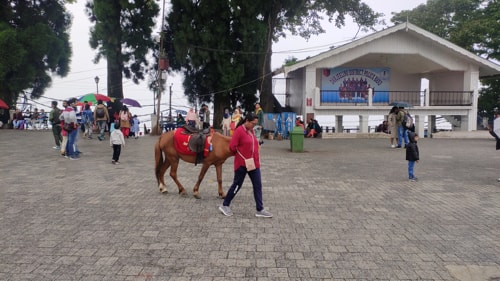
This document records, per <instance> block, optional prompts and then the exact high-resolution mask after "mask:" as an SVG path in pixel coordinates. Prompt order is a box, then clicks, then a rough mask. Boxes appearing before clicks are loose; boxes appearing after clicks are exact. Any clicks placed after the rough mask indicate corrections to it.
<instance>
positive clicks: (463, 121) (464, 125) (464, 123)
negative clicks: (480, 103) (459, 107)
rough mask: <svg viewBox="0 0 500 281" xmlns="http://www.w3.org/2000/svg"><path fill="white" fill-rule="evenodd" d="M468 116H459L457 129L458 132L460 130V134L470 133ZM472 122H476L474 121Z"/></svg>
mask: <svg viewBox="0 0 500 281" xmlns="http://www.w3.org/2000/svg"><path fill="white" fill-rule="evenodd" d="M476 112H477V110H476ZM469 115H470V114H469ZM469 115H462V116H460V127H459V128H458V130H460V131H462V132H467V131H472V128H471V124H470V122H469ZM474 120H476V119H474ZM474 123H475V122H474ZM476 127H477V126H476Z"/></svg>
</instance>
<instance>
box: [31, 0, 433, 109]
mask: <svg viewBox="0 0 500 281" xmlns="http://www.w3.org/2000/svg"><path fill="white" fill-rule="evenodd" d="M85 2H86V0H78V1H77V3H75V4H68V5H67V7H68V9H69V10H70V12H71V13H72V14H73V24H72V28H71V39H70V40H71V44H72V48H73V56H72V58H71V60H72V62H71V72H70V73H69V74H68V76H66V77H65V78H63V79H60V78H57V77H53V83H52V87H51V88H49V89H47V91H46V93H45V97H49V98H55V99H67V98H70V97H76V96H81V95H84V94H87V93H92V92H95V91H96V83H95V82H94V77H95V76H99V78H100V82H99V85H98V86H99V92H100V93H103V94H107V89H106V73H107V71H106V64H105V61H101V62H100V63H99V64H94V63H93V62H92V60H93V57H94V55H95V51H94V50H92V49H91V48H90V47H89V44H88V38H89V28H90V22H89V20H88V19H87V18H86V16H85V14H84V6H85ZM364 2H366V3H367V4H368V5H369V6H370V7H372V9H374V10H375V11H376V12H379V13H384V14H385V19H386V23H387V25H389V26H391V25H392V24H391V23H390V21H389V19H390V17H391V12H399V11H401V10H408V9H413V8H415V7H417V6H418V5H420V4H424V3H425V2H426V1H425V0H365V1H364ZM324 27H325V29H327V33H326V34H322V35H320V36H314V37H312V38H310V39H309V40H308V41H306V40H304V39H302V38H300V37H293V36H289V37H287V38H285V39H282V40H280V42H278V43H276V44H274V46H273V56H272V67H273V69H275V68H277V67H279V66H281V65H282V64H283V62H284V61H285V59H287V58H289V57H296V58H298V59H304V58H307V57H309V56H314V55H316V54H318V53H321V52H324V51H326V50H328V48H329V47H330V46H332V45H335V46H338V45H339V44H340V42H343V43H346V40H349V39H352V38H353V37H354V35H355V33H356V31H357V27H356V25H355V24H353V23H352V21H350V20H349V19H347V20H346V27H344V28H342V29H340V30H339V29H337V28H335V27H334V26H333V25H331V26H324ZM380 28H381V27H378V29H380ZM365 35H366V34H362V33H360V34H358V38H360V37H363V36H365ZM167 84H168V85H170V84H172V106H173V107H174V108H181V107H182V106H188V105H187V101H186V99H185V98H184V97H183V90H182V80H181V77H180V75H176V76H169V77H168V78H167ZM123 91H124V97H126V98H133V99H136V100H137V101H139V102H140V103H141V104H142V105H143V108H141V109H138V108H131V111H132V112H133V113H136V114H138V115H142V114H150V113H152V111H153V108H152V105H153V93H152V92H150V91H149V90H148V89H147V87H146V85H145V83H142V84H140V85H135V84H134V83H133V82H131V81H129V80H124V81H123ZM38 102H40V103H42V104H46V105H47V106H48V105H49V104H50V100H48V99H44V98H41V99H40V100H39V101H38ZM165 102H167V103H168V93H167V95H164V96H163V97H162V110H165V109H167V107H168V106H165V105H163V104H164V103H165ZM38 107H41V106H38ZM47 108H48V107H47Z"/></svg>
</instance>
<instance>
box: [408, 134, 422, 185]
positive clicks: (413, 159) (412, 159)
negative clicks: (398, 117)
mask: <svg viewBox="0 0 500 281" xmlns="http://www.w3.org/2000/svg"><path fill="white" fill-rule="evenodd" d="M408 141H409V142H408V145H407V146H406V160H408V178H409V179H410V181H412V182H413V181H417V180H418V179H417V178H416V177H415V174H414V173H413V168H414V167H415V163H418V161H419V160H420V158H419V154H418V146H417V141H418V135H417V134H415V133H414V132H408Z"/></svg>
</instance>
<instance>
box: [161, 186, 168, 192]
mask: <svg viewBox="0 0 500 281" xmlns="http://www.w3.org/2000/svg"><path fill="white" fill-rule="evenodd" d="M160 192H161V193H168V191H167V189H166V188H164V187H160Z"/></svg>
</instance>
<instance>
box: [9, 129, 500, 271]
mask: <svg viewBox="0 0 500 281" xmlns="http://www.w3.org/2000/svg"><path fill="white" fill-rule="evenodd" d="M156 140H157V137H154V136H145V137H142V138H140V139H138V140H135V139H130V140H127V145H126V147H125V148H124V149H123V150H122V156H121V159H120V161H121V162H122V164H121V165H118V166H115V165H112V164H111V155H112V150H111V148H110V147H109V140H108V139H106V140H105V141H102V142H100V141H98V140H95V139H94V140H86V139H80V140H79V146H80V150H81V151H83V153H84V154H83V155H82V158H81V160H79V161H71V160H69V159H65V158H63V157H61V156H60V155H59V153H58V152H57V151H55V150H53V149H52V146H53V145H54V144H53V139H52V135H51V133H50V132H47V131H44V132H41V131H36V132H34V131H16V130H0V149H1V150H0V151H1V153H0V165H1V166H0V167H1V169H0V280H127V281H136V280H457V279H455V278H454V277H453V276H452V275H451V274H450V272H449V271H448V269H447V266H450V267H453V266H477V267H482V266H484V267H488V266H489V267H498V266H500V183H498V182H497V178H498V177H499V176H500V173H499V169H500V165H499V163H500V161H499V160H500V152H497V151H495V142H494V141H493V139H480V140H471V139H469V140H457V139H421V140H420V141H419V147H420V151H421V159H422V160H421V162H420V163H419V164H417V165H416V170H415V171H416V175H417V176H418V177H419V181H418V182H409V181H408V179H407V163H406V161H405V160H404V159H405V151H404V150H403V149H391V148H390V147H389V141H388V140H386V139H324V140H321V139H306V140H305V141H304V150H305V152H304V153H292V152H290V143H289V141H286V140H285V141H276V140H274V141H269V140H268V141H266V142H265V143H264V145H263V146H262V148H261V156H262V161H261V162H262V176H263V186H264V187H263V189H264V204H265V206H266V207H267V208H268V209H269V210H270V211H271V212H272V213H274V218H272V219H266V218H256V217H255V216H254V213H255V203H254V200H253V195H252V187H251V183H250V180H249V178H247V179H246V181H245V183H244V185H243V187H242V190H241V192H240V193H239V194H238V196H237V197H236V198H235V199H234V201H233V203H232V206H231V207H232V210H233V212H234V216H232V217H225V216H223V215H222V214H220V213H219V212H218V210H217V206H218V205H219V204H221V203H222V200H221V199H219V198H217V181H216V178H215V169H214V168H211V169H210V170H209V172H208V173H207V175H206V177H205V180H204V181H203V183H202V186H201V189H200V195H201V196H202V199H200V200H197V199H195V198H193V197H192V196H191V194H192V187H193V186H194V183H195V181H196V179H197V175H198V171H199V168H200V167H199V166H194V165H192V164H188V163H185V162H181V164H180V168H179V179H180V181H181V182H182V183H183V184H184V186H185V187H186V189H187V190H188V191H189V194H190V195H189V196H188V197H181V196H179V195H178V194H177V188H176V187H175V185H174V183H173V181H172V180H171V179H170V177H169V175H168V172H167V174H166V183H167V187H168V191H169V192H168V194H160V193H159V190H158V187H157V183H156V180H155V177H154V172H153V167H154V151H153V147H154V143H155V142H156ZM232 164H233V161H232V158H230V159H229V160H228V161H227V163H226V164H225V166H224V168H223V181H224V187H225V190H227V189H228V187H229V185H230V183H231V181H232V177H233V172H232Z"/></svg>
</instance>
